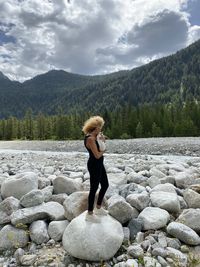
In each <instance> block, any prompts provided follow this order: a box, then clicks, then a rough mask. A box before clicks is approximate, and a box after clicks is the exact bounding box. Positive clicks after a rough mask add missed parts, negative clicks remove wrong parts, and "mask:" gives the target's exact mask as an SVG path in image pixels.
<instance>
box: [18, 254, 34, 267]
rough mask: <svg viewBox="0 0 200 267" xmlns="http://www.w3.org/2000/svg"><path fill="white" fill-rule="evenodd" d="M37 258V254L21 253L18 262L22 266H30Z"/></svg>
mask: <svg viewBox="0 0 200 267" xmlns="http://www.w3.org/2000/svg"><path fill="white" fill-rule="evenodd" d="M36 260H37V255H33V254H32V255H31V254H29V255H23V256H22V257H21V258H20V263H21V265H22V266H32V265H33V264H34V262H35V261H36Z"/></svg>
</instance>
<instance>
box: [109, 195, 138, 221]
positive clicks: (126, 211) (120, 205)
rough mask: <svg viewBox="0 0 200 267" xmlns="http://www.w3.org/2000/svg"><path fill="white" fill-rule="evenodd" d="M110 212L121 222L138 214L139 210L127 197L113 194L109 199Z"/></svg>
mask: <svg viewBox="0 0 200 267" xmlns="http://www.w3.org/2000/svg"><path fill="white" fill-rule="evenodd" d="M108 212H109V214H110V215H111V216H113V217H114V218H115V219H116V220H118V221H119V222H120V223H125V222H128V221H130V220H131V218H135V217H137V216H138V214H139V213H138V211H137V210H136V209H135V208H133V207H131V205H130V204H129V203H127V202H126V201H125V199H124V198H123V197H121V196H119V195H113V196H112V197H111V198H109V199H108Z"/></svg>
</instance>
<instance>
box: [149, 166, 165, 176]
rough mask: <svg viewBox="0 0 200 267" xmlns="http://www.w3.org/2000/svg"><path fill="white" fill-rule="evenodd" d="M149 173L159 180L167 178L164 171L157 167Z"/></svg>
mask: <svg viewBox="0 0 200 267" xmlns="http://www.w3.org/2000/svg"><path fill="white" fill-rule="evenodd" d="M149 173H150V175H151V176H155V177H158V178H163V177H165V176H166V175H165V174H164V173H163V172H162V171H160V170H159V169H157V168H156V167H153V168H151V169H150V170H149Z"/></svg>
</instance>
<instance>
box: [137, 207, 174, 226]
mask: <svg viewBox="0 0 200 267" xmlns="http://www.w3.org/2000/svg"><path fill="white" fill-rule="evenodd" d="M138 218H139V219H142V221H143V230H149V229H159V228H162V227H164V226H166V224H167V222H168V221H169V219H170V216H169V213H168V212H167V211H166V210H163V209H160V208H157V207H147V208H145V209H144V210H143V211H142V212H141V213H140V214H139V216H138Z"/></svg>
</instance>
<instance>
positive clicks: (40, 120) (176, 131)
mask: <svg viewBox="0 0 200 267" xmlns="http://www.w3.org/2000/svg"><path fill="white" fill-rule="evenodd" d="M92 115H97V114H91V113H89V112H88V113H87V112H85V113H82V114H80V113H76V112H75V113H74V114H70V115H69V114H65V113H64V112H63V110H62V108H60V109H59V110H58V112H57V114H56V115H45V114H43V113H41V112H39V113H38V114H37V115H33V112H32V110H31V109H28V110H27V111H26V114H25V116H24V117H23V118H21V119H18V118H16V117H14V116H10V117H9V118H7V119H1V120H0V140H15V139H22V140H46V139H52V140H67V139H69V140H70V139H71V140H72V139H73V140H76V139H82V138H83V133H82V126H83V123H84V121H85V120H86V119H88V118H89V117H90V116H92ZM98 115H100V116H103V117H104V119H105V126H104V133H105V134H106V135H107V136H108V137H109V138H111V139H127V138H142V137H172V136H200V119H199V118H200V103H199V102H197V101H187V102H185V103H184V104H182V103H174V104H166V105H161V104H154V105H152V104H143V105H140V106H137V107H134V106H126V107H123V108H122V107H120V108H119V109H118V110H115V111H113V112H111V111H109V110H106V109H105V110H104V111H103V112H102V113H99V114H98Z"/></svg>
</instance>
